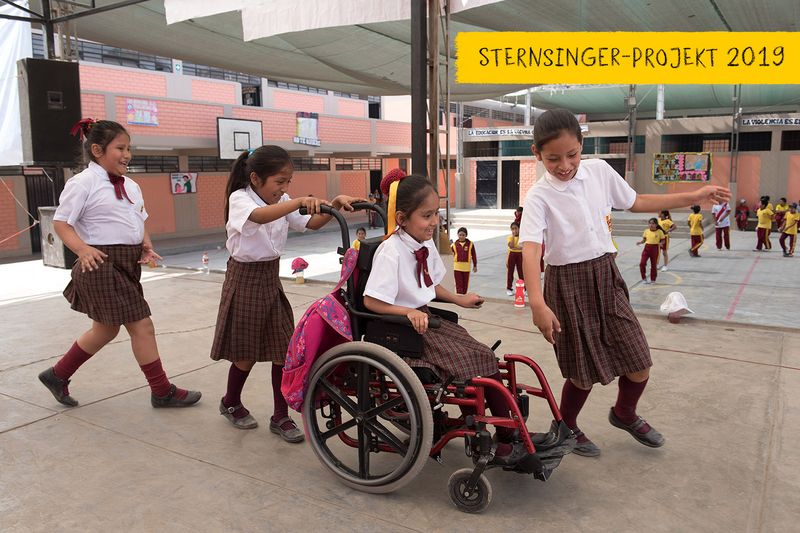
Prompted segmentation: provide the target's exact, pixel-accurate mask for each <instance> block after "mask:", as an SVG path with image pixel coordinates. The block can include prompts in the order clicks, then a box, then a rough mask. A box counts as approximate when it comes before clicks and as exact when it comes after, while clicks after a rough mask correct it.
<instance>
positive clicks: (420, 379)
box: [302, 203, 575, 513]
mask: <svg viewBox="0 0 800 533" xmlns="http://www.w3.org/2000/svg"><path fill="white" fill-rule="evenodd" d="M353 207H354V208H355V209H357V210H358V209H373V210H375V211H376V212H377V213H376V214H377V216H380V217H381V219H382V220H384V221H385V220H386V215H385V213H384V211H383V209H381V208H380V207H378V206H375V205H374V204H370V203H357V204H354V205H353ZM323 212H324V213H329V214H331V215H332V216H334V217H335V218H336V219H337V221H338V222H339V225H340V228H341V233H342V247H341V248H339V249H338V252H339V254H340V255H342V256H343V255H344V253H345V251H346V250H347V248H348V246H349V243H350V238H349V234H348V228H347V224H346V221H345V219H344V217H343V216H342V215H341V214H340V213H339V212H338V211H337V210H333V209H330V208H328V207H327V206H323ZM384 227H385V224H384ZM382 240H383V237H375V238H371V239H367V240H366V241H363V242H362V243H361V246H360V250H359V256H358V260H357V266H356V269H355V270H354V272H353V274H352V275H351V276H350V279H348V280H347V283H346V287H343V288H342V289H341V290H342V294H341V296H342V297H343V300H344V302H345V306H346V308H347V310H348V313H349V315H350V320H351V327H352V331H353V339H354V340H353V342H347V343H344V344H339V345H337V346H334V347H333V348H331V349H329V350H328V351H326V352H325V353H324V354H322V355H321V356H319V357H318V359H317V360H316V361H315V362H314V364H313V366H312V369H311V371H310V372H309V374H308V376H309V379H308V388H307V391H306V396H305V398H304V403H303V406H302V414H303V423H304V429H305V433H306V437H307V439H308V442H309V443H310V445H311V448H312V450H313V451H314V453H315V455H316V456H317V457H318V458H319V460H320V462H321V463H322V464H323V465H324V466H325V467H326V468H327V469H328V470H330V471H331V472H332V473H333V474H334V475H335V476H336V477H337V478H338V479H339V481H341V482H342V483H343V484H345V485H346V486H348V487H351V488H353V489H356V490H359V491H363V492H368V493H375V494H378V493H389V492H392V491H395V490H398V489H400V488H401V487H403V486H405V485H406V484H408V483H409V482H411V481H412V480H413V479H414V478H415V477H416V475H417V474H418V473H419V472H420V471H421V470H422V468H423V467H424V466H425V463H426V462H427V460H428V458H434V459H435V460H437V461H438V462H440V463H441V462H442V461H443V459H442V452H443V451H444V448H445V446H446V445H447V444H448V443H449V442H450V441H451V440H454V439H463V440H464V451H465V453H466V455H467V456H469V457H471V459H472V462H473V465H474V467H473V468H463V469H460V470H457V471H455V472H454V473H453V474H452V475H451V476H450V479H449V481H448V492H449V496H450V499H451V501H452V502H453V504H455V506H456V507H457V508H458V509H460V510H461V511H465V512H468V513H479V512H482V511H483V510H485V509H486V508H487V507H488V506H489V504H490V503H491V500H492V487H491V485H490V483H489V481H488V479H487V478H486V476H485V475H484V471H485V470H487V469H489V468H496V467H499V468H503V469H504V470H507V471H512V472H517V473H526V474H532V475H533V476H534V477H535V478H537V479H539V480H542V481H546V480H547V479H548V478H549V477H550V475H551V473H552V472H553V470H554V469H555V468H556V467H557V466H558V465H559V463H560V462H561V459H562V458H563V457H564V455H566V454H568V453H570V451H571V450H572V448H573V447H574V446H575V438H574V435H573V434H572V432H571V431H570V430H569V428H568V427H567V426H566V424H565V423H564V422H563V421H562V419H561V414H560V413H559V410H558V406H557V404H556V401H555V399H554V397H553V394H552V391H551V389H550V386H549V385H548V383H547V380H546V378H545V376H544V373H543V372H542V370H541V369H540V368H539V366H538V365H537V364H536V363H535V362H534V361H533V360H532V359H530V358H528V357H525V356H522V355H512V354H506V355H504V356H503V357H502V359H500V360H499V361H498V364H499V367H500V372H501V377H502V381H496V380H494V379H487V378H483V377H476V378H474V379H470V380H467V381H464V382H459V381H454V380H452V379H449V380H445V381H442V380H440V379H439V378H438V377H437V376H436V374H434V373H433V372H432V371H430V370H429V369H427V368H419V367H418V368H413V367H412V366H410V365H409V364H408V362H407V360H413V358H414V357H415V356H416V357H419V355H420V354H421V352H422V336H421V335H419V334H418V333H417V332H416V331H415V330H414V329H413V328H412V327H411V325H410V322H409V321H408V319H407V318H406V317H402V316H384V315H376V314H373V313H370V312H368V311H367V310H366V309H365V308H364V306H363V301H362V300H363V291H364V286H365V284H366V280H367V277H368V275H369V272H370V268H371V263H372V257H373V255H374V253H375V250H376V249H377V247H378V245H379V244H380V243H381V241H382ZM430 310H431V312H432V313H433V314H434V315H436V316H433V317H431V319H430V321H429V327H437V325H438V324H439V321H440V320H451V321H457V320H458V316H457V314H456V313H453V312H451V311H446V310H438V309H433V308H430ZM497 345H499V341H498V342H497V343H496V344H495V346H494V347H493V348H496V347H497ZM404 358H407V359H404ZM526 368H527V369H530V370H532V371H533V374H534V375H535V377H536V379H537V381H538V385H536V386H532V385H526V384H525V383H523V382H522V381H520V377H521V376H520V374H521V370H523V369H526ZM488 388H493V389H495V390H499V391H501V393H502V395H503V396H504V397H505V399H506V401H507V405H508V409H509V412H510V417H495V416H490V414H489V413H488V412H487V407H486V405H485V400H484V398H485V391H486V389H488ZM531 396H534V397H538V398H542V399H544V400H545V401H547V404H548V406H549V408H550V411H551V412H552V415H553V423H552V425H551V428H550V431H549V432H547V433H538V434H537V433H533V434H531V433H529V432H528V430H527V427H526V424H525V422H526V420H527V418H528V411H529V409H528V407H529V399H530V397H531ZM445 406H459V407H467V408H469V412H470V413H473V414H469V415H463V414H462V415H461V416H458V417H455V416H451V415H450V414H448V411H447V410H446V409H445V408H444V407H445ZM487 426H494V427H505V428H512V429H515V430H516V432H515V437H516V444H515V446H524V448H525V452H526V453H524V457H523V458H522V459H521V460H520V461H519V462H517V463H515V464H511V465H497V464H494V463H493V459H494V458H495V450H496V447H497V445H496V443H495V442H494V440H493V438H492V434H491V433H490V432H489V431H488V429H487Z"/></svg>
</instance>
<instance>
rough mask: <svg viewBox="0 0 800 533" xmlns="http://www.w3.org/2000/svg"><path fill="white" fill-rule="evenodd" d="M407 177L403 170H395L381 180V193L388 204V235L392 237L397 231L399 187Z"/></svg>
mask: <svg viewBox="0 0 800 533" xmlns="http://www.w3.org/2000/svg"><path fill="white" fill-rule="evenodd" d="M405 177H406V173H405V172H404V171H403V169H401V168H393V169H392V170H390V171H389V172H387V173H386V175H385V176H384V177H383V179H382V180H381V192H382V193H383V195H384V196H386V198H387V202H386V219H387V220H386V235H391V234H392V233H394V231H395V226H396V225H397V219H396V217H395V215H396V211H397V187H398V186H399V185H400V180H401V179H403V178H405Z"/></svg>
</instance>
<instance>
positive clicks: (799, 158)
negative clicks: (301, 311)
mask: <svg viewBox="0 0 800 533" xmlns="http://www.w3.org/2000/svg"><path fill="white" fill-rule="evenodd" d="M787 181H788V183H787V186H786V199H787V200H789V203H790V204H791V203H793V202H800V155H793V156H789V175H788V176H787Z"/></svg>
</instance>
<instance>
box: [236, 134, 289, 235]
mask: <svg viewBox="0 0 800 533" xmlns="http://www.w3.org/2000/svg"><path fill="white" fill-rule="evenodd" d="M291 164H292V158H291V156H289V152H287V151H286V150H284V149H283V148H281V147H280V146H273V145H267V146H262V147H260V148H257V149H255V150H253V152H252V153H251V152H249V151H245V152H242V153H241V154H240V155H239V157H237V158H236V161H234V162H233V166H232V167H231V173H230V176H228V186H227V187H226V189H225V222H226V223H227V222H228V199H229V198H230V197H231V194H233V193H234V192H236V191H238V190H239V189H245V188H247V186H248V185H250V174H251V173H252V172H255V174H256V176H257V177H258V183H259V185H263V184H264V182H265V181H267V178H269V177H270V176H274V175H275V174H277V173H278V172H280V171H281V170H282V169H283V168H284V167H285V166H286V165H291Z"/></svg>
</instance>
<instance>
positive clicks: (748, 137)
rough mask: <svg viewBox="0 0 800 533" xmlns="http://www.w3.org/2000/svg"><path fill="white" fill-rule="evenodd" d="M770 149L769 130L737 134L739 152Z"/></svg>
mask: <svg viewBox="0 0 800 533" xmlns="http://www.w3.org/2000/svg"><path fill="white" fill-rule="evenodd" d="M770 150H772V132H771V131H749V132H746V133H740V134H739V151H740V152H769V151H770Z"/></svg>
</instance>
